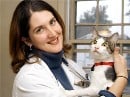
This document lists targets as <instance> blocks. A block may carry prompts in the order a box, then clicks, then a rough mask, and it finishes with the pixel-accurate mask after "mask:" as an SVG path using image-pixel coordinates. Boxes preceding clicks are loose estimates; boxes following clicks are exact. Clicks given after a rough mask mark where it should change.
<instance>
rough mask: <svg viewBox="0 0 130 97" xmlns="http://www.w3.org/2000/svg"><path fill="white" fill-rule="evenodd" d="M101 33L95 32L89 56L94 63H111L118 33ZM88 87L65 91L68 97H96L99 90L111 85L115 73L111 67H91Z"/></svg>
mask: <svg viewBox="0 0 130 97" xmlns="http://www.w3.org/2000/svg"><path fill="white" fill-rule="evenodd" d="M104 33H105V32H103V31H99V32H97V31H95V32H94V34H93V39H92V44H91V55H92V57H93V59H94V62H95V63H99V62H113V61H114V60H113V55H112V53H113V51H114V47H115V44H116V41H117V39H118V33H114V34H112V35H106V34H104ZM92 69H93V71H92V73H91V79H90V86H89V87H86V88H84V89H81V90H71V91H67V92H66V93H67V95H68V97H75V96H87V97H98V96H99V95H98V93H99V91H100V90H105V89H107V88H108V87H110V86H111V85H112V84H113V81H114V80H115V72H114V68H113V66H109V65H98V66H93V68H92Z"/></svg>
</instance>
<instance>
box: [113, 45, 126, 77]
mask: <svg viewBox="0 0 130 97" xmlns="http://www.w3.org/2000/svg"><path fill="white" fill-rule="evenodd" d="M119 50H120V49H119V47H116V48H115V50H114V62H115V65H114V68H115V72H116V75H117V76H124V77H127V78H128V72H127V62H126V59H125V58H124V57H123V56H122V55H120V54H119Z"/></svg>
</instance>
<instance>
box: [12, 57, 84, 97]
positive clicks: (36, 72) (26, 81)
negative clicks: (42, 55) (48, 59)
mask: <svg viewBox="0 0 130 97" xmlns="http://www.w3.org/2000/svg"><path fill="white" fill-rule="evenodd" d="M30 61H31V62H32V61H34V58H32V59H30ZM67 61H68V63H69V64H70V65H71V66H72V67H73V68H75V69H76V70H77V71H78V72H79V73H80V74H81V75H82V76H84V77H85V72H84V71H83V70H82V68H81V67H79V66H78V65H77V64H76V63H75V62H73V61H72V60H70V59H67ZM62 67H63V69H64V71H65V73H66V75H67V76H68V78H69V80H70V82H71V84H72V86H73V88H74V89H78V88H81V87H79V86H76V85H74V83H75V82H78V81H80V80H81V79H79V78H78V77H77V76H76V75H75V74H74V73H73V72H71V70H70V69H69V68H68V67H67V66H66V65H65V64H64V63H62ZM63 89H64V88H63V87H62V85H61V84H60V82H59V81H58V80H56V78H55V77H54V75H53V73H52V72H51V71H50V69H49V68H48V66H47V64H46V63H45V62H44V61H42V60H41V59H39V62H37V63H33V64H28V63H26V64H25V65H24V66H23V67H22V68H21V69H20V71H19V72H18V74H17V75H16V77H15V80H14V85H13V93H12V97H67V96H66V95H65V93H64V92H63Z"/></svg>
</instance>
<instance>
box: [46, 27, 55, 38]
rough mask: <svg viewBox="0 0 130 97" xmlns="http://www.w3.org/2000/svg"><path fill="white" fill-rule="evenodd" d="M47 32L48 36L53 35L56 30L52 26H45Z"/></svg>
mask: <svg viewBox="0 0 130 97" xmlns="http://www.w3.org/2000/svg"><path fill="white" fill-rule="evenodd" d="M47 30H48V33H49V35H50V36H55V35H56V31H55V30H54V28H53V27H47Z"/></svg>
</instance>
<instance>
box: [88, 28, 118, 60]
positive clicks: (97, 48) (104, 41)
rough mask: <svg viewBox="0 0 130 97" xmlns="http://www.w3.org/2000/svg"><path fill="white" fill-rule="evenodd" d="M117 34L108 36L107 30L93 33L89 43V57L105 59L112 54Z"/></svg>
mask: <svg viewBox="0 0 130 97" xmlns="http://www.w3.org/2000/svg"><path fill="white" fill-rule="evenodd" d="M118 37H119V35H118V33H114V34H110V32H109V31H108V30H102V31H94V33H93V37H92V42H91V48H90V50H91V56H92V57H93V58H94V59H106V58H108V57H110V56H111V54H112V53H113V52H114V48H115V46H116V43H117V40H118Z"/></svg>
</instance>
